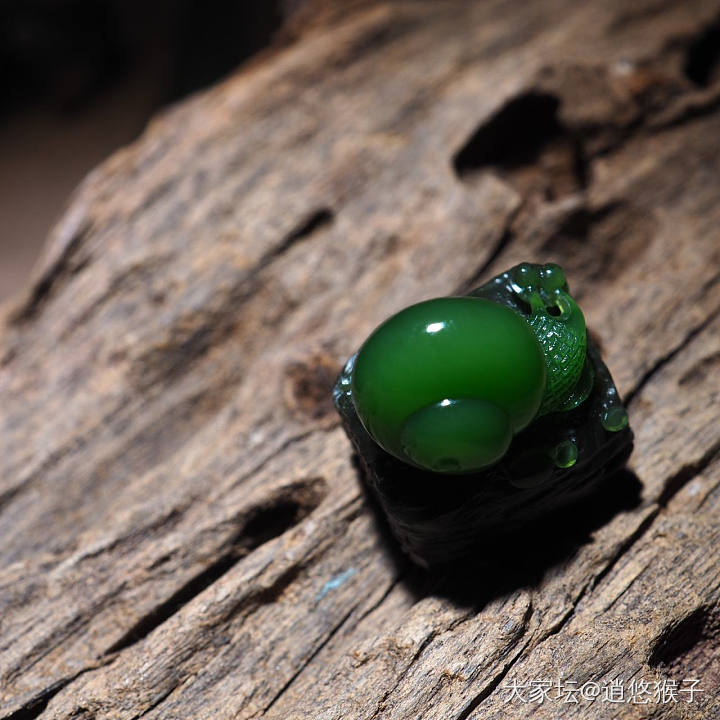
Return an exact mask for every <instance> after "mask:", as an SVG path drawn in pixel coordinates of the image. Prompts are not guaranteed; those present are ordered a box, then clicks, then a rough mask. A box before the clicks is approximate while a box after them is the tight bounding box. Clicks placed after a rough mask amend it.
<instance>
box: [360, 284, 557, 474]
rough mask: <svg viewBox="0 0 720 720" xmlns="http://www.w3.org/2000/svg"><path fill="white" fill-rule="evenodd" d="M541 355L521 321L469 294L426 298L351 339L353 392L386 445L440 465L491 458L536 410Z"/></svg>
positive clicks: (468, 465) (459, 467)
mask: <svg viewBox="0 0 720 720" xmlns="http://www.w3.org/2000/svg"><path fill="white" fill-rule="evenodd" d="M545 382H546V362H545V357H544V355H543V351H542V348H541V346H540V343H539V342H538V340H537V338H536V336H535V334H534V333H533V330H532V328H531V327H530V325H529V324H528V323H527V322H526V321H525V320H524V319H523V318H522V317H521V316H520V315H519V314H518V313H516V312H514V311H513V310H511V309H509V308H507V307H505V306H503V305H500V304H498V303H493V302H490V301H488V300H485V299H482V298H476V297H448V298H437V299H435V300H428V301H425V302H422V303H418V304H417V305H413V306H411V307H408V308H405V309H404V310H402V311H400V312H399V313H397V314H396V315H394V316H393V317H391V318H389V319H388V320H386V321H385V322H384V323H383V324H382V325H381V326H380V327H379V328H377V330H375V332H373V333H372V335H370V337H369V338H368V339H367V340H366V342H365V343H364V345H363V346H362V348H361V349H360V351H359V353H358V356H357V359H356V362H355V367H354V370H353V376H352V388H351V393H352V399H353V404H354V406H355V409H356V411H357V414H358V416H359V418H360V420H361V422H362V423H363V425H364V426H365V429H366V430H367V431H368V433H369V434H370V435H371V436H372V437H373V438H374V439H375V441H376V442H377V443H378V444H379V445H380V446H381V447H383V448H384V449H385V450H387V452H389V453H391V454H392V455H394V456H396V457H398V458H400V459H401V460H404V461H405V462H409V463H411V464H413V465H417V466H419V467H423V468H426V469H430V470H434V471H440V472H473V471H476V470H478V469H480V468H482V467H485V466H487V465H490V464H492V463H493V462H495V461H496V460H498V459H499V458H500V457H502V455H503V454H504V453H505V451H506V450H507V447H508V445H509V443H510V440H511V439H512V436H513V435H514V434H515V433H517V432H518V431H520V430H522V429H523V428H524V427H525V426H526V425H528V423H530V421H531V420H532V419H533V418H534V417H535V415H536V413H537V411H538V409H539V407H540V403H541V401H542V398H543V394H544V392H545Z"/></svg>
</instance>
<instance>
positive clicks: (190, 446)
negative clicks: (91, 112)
mask: <svg viewBox="0 0 720 720" xmlns="http://www.w3.org/2000/svg"><path fill="white" fill-rule="evenodd" d="M312 7H313V6H312V5H310V6H305V8H304V12H305V15H304V16H303V17H310V16H312V12H311V9H312ZM324 7H325V8H326V14H325V15H322V16H319V17H323V18H324V19H323V21H318V22H317V23H315V24H314V25H313V27H311V28H309V29H307V30H306V31H304V32H300V33H299V37H297V39H296V41H295V42H294V43H292V44H290V45H289V46H287V47H284V48H282V49H280V50H277V51H276V52H273V53H268V54H266V56H264V58H263V59H262V60H258V61H256V62H253V63H251V64H250V65H248V66H247V67H246V68H245V69H241V70H240V71H239V72H238V73H236V74H235V75H233V76H232V77H230V78H229V79H227V80H226V81H225V82H223V83H222V84H220V85H218V86H217V87H215V88H213V89H211V90H209V91H207V92H205V93H203V94H200V95H198V96H196V97H194V98H192V99H190V100H188V101H186V102H183V103H181V104H180V105H178V106H176V107H174V108H172V109H170V110H169V111H167V112H165V113H164V114H162V115H161V116H159V117H158V118H156V119H155V120H154V121H153V122H152V123H151V125H150V126H149V128H148V129H147V131H146V132H145V134H144V135H143V137H142V138H141V139H140V140H139V141H138V142H136V143H135V144H134V145H132V146H130V147H128V148H126V149H124V150H122V151H121V152H119V153H117V154H115V155H114V156H113V157H111V158H110V159H108V160H107V162H105V163H104V164H103V165H102V166H101V167H100V168H98V169H97V170H96V171H94V172H93V173H92V174H91V175H90V176H89V177H88V178H87V179H86V181H85V182H84V183H83V185H82V186H81V187H80V188H79V189H78V191H77V193H76V194H75V197H74V198H73V201H72V203H71V205H70V206H69V208H68V210H67V212H66V213H65V215H64V217H63V218H62V219H61V220H60V222H59V223H58V225H57V227H56V228H55V230H54V231H53V233H52V236H51V237H50V239H49V242H48V245H47V247H46V251H45V254H44V257H43V259H42V261H41V263H40V264H39V266H38V268H37V272H36V276H35V278H34V281H33V283H32V285H31V287H30V288H28V291H27V293H26V294H25V295H24V296H23V297H21V298H18V299H16V300H15V301H14V302H12V303H10V304H6V305H5V306H4V308H3V311H2V329H1V330H0V423H1V427H2V433H1V434H0V443H1V446H0V447H1V451H0V468H1V471H0V558H1V562H0V717H1V718H7V719H10V718H13V719H14V720H20V719H21V718H22V719H25V720H27V719H28V718H43V719H50V718H53V719H58V720H59V719H60V718H63V719H67V720H69V719H70V718H73V720H81V719H82V720H90V718H93V719H96V720H100V719H101V718H103V719H104V718H107V719H110V718H112V720H120V719H123V720H124V719H126V718H127V719H128V720H129V719H130V718H139V717H145V718H163V720H168V719H170V718H173V719H178V720H179V719H186V718H187V719H189V718H192V719H193V720H201V719H204V718H212V719H213V720H219V719H221V718H235V719H238V718H243V719H244V718H260V717H265V718H268V719H273V718H283V720H288V719H289V718H290V719H294V718H298V719H299V718H303V719H305V718H313V719H314V720H317V719H319V718H322V719H323V720H330V719H334V718H338V719H339V718H343V719H347V718H368V719H369V718H372V719H373V720H379V719H380V718H383V719H384V720H390V718H392V719H398V720H399V719H400V718H407V719H410V718H412V719H413V720H415V719H418V718H438V719H439V718H443V719H444V718H448V719H452V720H466V719H467V718H472V719H473V720H480V719H481V718H482V719H485V718H524V717H527V716H528V715H529V714H531V713H532V717H537V718H547V719H548V720H550V718H557V717H561V716H562V717H582V718H615V717H617V718H623V719H625V718H673V719H675V718H682V719H691V718H692V719H698V720H699V719H700V718H702V719H703V720H708V719H711V718H713V717H715V715H713V713H717V711H718V706H719V705H720V693H719V691H718V683H719V681H720V656H719V655H718V652H717V644H718V638H719V637H720V559H719V558H718V555H717V552H716V548H717V546H718V542H719V541H720V536H719V533H720V529H719V525H718V517H719V515H718V513H719V512H720V462H719V461H718V451H720V427H719V425H718V410H717V407H718V398H719V395H720V373H719V372H718V361H719V359H720V269H719V268H720V232H718V227H719V226H720V225H719V220H720V184H718V182H717V178H718V173H719V172H720V72H718V58H719V56H720V51H719V49H718V48H719V47H720V19H719V18H720V2H717V1H716V0H688V2H684V3H672V2H657V0H639V1H638V2H636V3H633V4H628V3H627V2H621V1H620V0H603V1H601V0H587V1H586V2H583V3H576V2H570V0H538V1H537V2H534V3H527V4H526V3H519V2H515V3H509V2H503V1H501V0H490V1H488V2H482V3H480V2H466V1H463V0H448V1H447V2H443V3H437V2H435V3H434V2H428V1H422V2H417V1H416V2H400V1H398V2H378V3H372V4H370V3H367V4H366V3H353V4H351V5H349V6H348V10H347V12H346V13H339V12H337V11H335V12H333V11H331V10H327V8H329V7H331V6H330V5H329V4H327V3H326V4H324ZM295 35H298V33H295ZM520 260H532V261H538V262H544V261H549V260H554V261H557V262H559V263H560V264H562V265H563V266H564V267H565V268H566V271H567V273H568V276H569V280H570V283H571V287H572V289H573V290H574V291H575V293H576V295H577V296H578V297H579V301H580V303H581V305H582V307H583V309H584V311H585V314H586V317H587V319H588V323H589V325H590V327H591V328H593V329H594V331H595V333H596V335H597V336H598V337H599V339H600V340H601V342H602V346H603V350H604V358H605V360H606V362H607V363H608V365H609V367H610V368H611V370H612V371H613V374H614V376H615V379H616V381H617V383H618V386H619V388H620V391H621V392H622V393H623V394H624V395H625V396H626V397H627V398H628V399H629V408H630V416H631V423H632V425H633V428H634V430H635V433H636V450H635V452H634V454H633V457H632V459H631V469H632V470H633V471H634V473H635V474H636V478H634V477H633V476H632V475H628V477H627V478H626V482H625V485H624V487H626V488H627V492H625V493H621V494H620V495H621V496H612V497H605V498H601V499H599V500H596V501H595V502H594V503H593V504H592V505H591V506H584V507H583V508H581V510H580V511H578V512H576V513H575V514H573V516H571V517H568V518H567V522H566V523H563V524H561V525H560V526H557V525H554V526H552V527H549V528H548V532H547V537H546V538H543V542H542V543H539V547H540V548H541V550H539V551H538V550H536V549H535V548H527V552H526V553H523V552H519V553H518V557H517V562H516V563H515V564H514V565H513V567H511V568H507V571H506V572H505V573H501V574H498V575H488V576H483V575H477V576H470V577H468V578H465V581H464V583H463V584H462V585H461V586H459V585H458V584H457V583H455V582H451V581H450V579H448V578H444V577H441V576H440V577H438V576H436V575H424V574H423V573H422V572H421V571H419V570H416V569H414V568H413V567H411V566H410V565H409V563H408V562H407V561H406V560H405V559H404V558H403V557H402V556H401V555H400V554H399V553H398V552H397V549H396V547H395V546H394V545H393V543H392V540H391V539H389V538H387V537H386V536H385V535H384V534H383V531H382V525H381V523H380V522H379V521H378V519H377V518H376V516H375V515H374V513H373V510H372V508H371V507H370V506H369V504H368V502H367V500H366V497H365V494H364V492H363V489H362V483H361V479H360V477H359V475H358V470H357V467H356V466H355V465H354V463H353V459H352V454H351V448H350V444H349V442H348V440H347V438H346V437H345V435H344V434H343V432H342V430H341V428H340V427H339V421H338V418H337V416H336V414H335V413H334V411H333V408H332V403H331V399H330V387H331V385H332V382H333V380H334V377H335V374H336V372H337V371H338V369H339V368H340V366H341V364H342V362H343V361H344V360H345V358H346V357H347V356H348V355H349V354H350V353H351V352H353V351H354V350H355V349H356V348H357V346H358V344H359V343H360V342H361V341H362V339H363V338H364V337H365V336H366V335H367V334H368V333H369V332H370V331H371V330H372V328H373V327H374V326H375V325H376V324H377V323H378V322H379V321H381V320H382V319H383V318H385V317H386V316H388V315H389V314H391V313H392V312H394V311H396V310H398V309H399V308H401V307H403V306H405V305H407V304H410V303H411V302H414V301H417V300H420V299H424V298H428V297H432V296H438V295H447V294H452V293H453V292H458V291H462V290H465V289H468V288H470V287H472V286H473V285H475V284H478V283H479V282H481V281H482V280H484V279H486V278H488V277H490V276H491V275H492V274H494V273H495V272H498V271H501V270H502V269H504V268H506V267H509V266H510V265H512V264H514V263H515V262H518V261H520ZM490 551H491V550H490ZM692 679H695V680H697V681H698V684H697V688H699V689H700V690H701V692H696V693H694V694H692V696H691V694H690V693H687V692H686V693H684V694H679V695H676V700H677V701H673V700H672V699H670V700H668V701H667V702H660V701H657V700H653V699H652V697H650V698H649V702H648V703H647V704H641V701H642V700H643V696H642V695H637V697H635V698H634V699H636V700H639V701H640V702H632V701H630V702H627V701H626V702H622V703H610V702H609V701H605V698H603V697H602V695H601V696H600V697H597V698H596V699H595V700H594V701H593V700H592V698H590V699H588V697H589V696H590V695H591V694H592V693H591V692H590V691H588V690H587V688H590V690H592V688H593V686H592V685H589V684H587V683H597V685H598V692H600V693H602V692H605V691H604V690H602V688H603V686H605V687H609V686H610V685H611V684H612V683H613V681H615V683H616V684H619V683H623V686H624V689H625V692H626V694H627V693H629V692H630V684H631V683H632V682H635V685H633V691H634V690H635V689H636V688H637V687H642V686H641V685H640V684H639V683H640V681H643V682H646V683H648V687H649V688H650V689H652V688H653V687H654V685H653V683H656V682H657V683H658V685H657V687H660V684H661V683H662V682H663V681H670V682H676V683H677V688H678V692H679V690H680V689H682V690H684V691H685V690H688V688H689V687H690V685H689V683H685V684H684V681H689V680H692ZM545 680H549V681H551V683H553V684H554V685H555V687H554V689H553V691H552V692H551V693H550V695H553V694H558V692H560V693H564V694H561V696H560V697H558V698H556V699H551V698H549V697H544V698H543V696H542V694H541V693H540V690H541V689H542V688H543V685H542V682H543V681H545ZM572 683H576V684H577V687H578V688H580V687H581V686H584V687H585V688H586V692H585V695H587V696H588V697H580V699H579V702H578V703H576V704H573V703H572V702H565V700H566V699H567V698H568V696H569V693H568V691H569V690H570V689H571V688H572V687H573V686H572ZM584 684H585V685H584ZM513 687H515V688H516V690H518V693H519V694H522V693H524V697H523V698H520V697H514V698H512V697H511V693H512V688H513ZM666 687H667V682H666ZM538 688H540V690H538ZM530 693H534V695H533V696H532V697H533V698H534V700H533V702H530V701H529V700H528V695H529V694H530ZM539 693H540V694H539ZM538 694H539V697H540V699H542V700H543V702H538ZM645 699H648V698H647V697H646V698H645ZM661 699H664V698H661Z"/></svg>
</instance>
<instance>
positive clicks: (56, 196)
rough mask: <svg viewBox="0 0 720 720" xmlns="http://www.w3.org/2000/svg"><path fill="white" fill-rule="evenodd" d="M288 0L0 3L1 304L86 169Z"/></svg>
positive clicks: (258, 42)
mask: <svg viewBox="0 0 720 720" xmlns="http://www.w3.org/2000/svg"><path fill="white" fill-rule="evenodd" d="M298 4H300V0H296V1H295V2H294V3H293V2H289V1H288V0H285V2H283V1H282V0H145V1H144V2H140V1H139V0H0V88H1V90H2V99H1V100H0V300H2V299H4V298H6V297H7V296H8V295H10V294H12V293H14V292H17V291H18V290H19V289H20V288H22V286H23V285H24V284H25V283H26V282H27V279H28V275H29V272H30V269H31V267H32V264H33V262H34V261H35V259H36V258H37V255H38V253H39V251H40V248H41V246H42V244H43V242H44V241H45V238H46V236H47V233H48V231H49V229H50V227H51V226H52V224H53V223H54V222H55V220H56V219H57V218H58V216H59V214H60V213H61V212H62V209H63V207H64V206H65V204H66V203H67V200H68V198H69V196H70V194H71V193H72V190H73V189H74V188H75V187H76V186H77V184H78V183H79V182H80V181H81V180H82V178H83V177H84V176H85V175H86V174H87V173H88V172H89V171H90V170H91V169H92V168H93V167H94V166H96V165H97V164H98V163H99V162H101V161H102V160H103V159H104V158H106V157H107V156H108V155H109V154H110V153H111V152H112V151H113V150H115V149H117V148H118V147H120V146H122V145H124V144H127V143H128V142H131V141H132V140H133V139H135V138H136V137H137V136H138V135H139V134H140V133H141V132H142V129H143V127H144V126H145V124H146V123H147V121H148V119H149V118H150V116H151V115H152V114H153V113H154V112H156V111H157V110H158V109H160V108H162V107H163V106H165V105H167V104H168V103H172V102H174V101H176V100H179V99H180V98H183V97H185V96H186V95H188V94H189V93H192V92H194V91H196V90H198V89H200V88H202V87H205V86H207V85H209V84H211V83H213V82H215V81H217V80H218V79H219V78H222V77H223V76H225V75H226V74H227V73H229V72H230V71H232V70H233V69H234V68H236V67H237V66H238V65H240V64H241V63H243V62H244V61H247V60H248V58H250V57H251V56H252V55H254V54H255V53H257V52H258V51H260V50H262V49H263V48H265V47H266V46H267V45H268V44H269V43H270V42H271V41H272V40H273V39H274V38H277V36H278V34H279V30H280V28H281V27H282V24H283V18H284V17H285V16H286V15H287V14H289V13H290V11H291V10H293V9H294V8H293V5H298Z"/></svg>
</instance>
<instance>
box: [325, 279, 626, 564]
mask: <svg viewBox="0 0 720 720" xmlns="http://www.w3.org/2000/svg"><path fill="white" fill-rule="evenodd" d="M501 277H504V276H501ZM509 292H510V291H509V290H508V289H507V288H506V287H505V284H504V283H502V282H500V280H499V279H498V278H496V279H495V280H494V281H492V282H491V283H488V284H487V285H486V286H483V287H482V288H479V289H478V290H476V291H474V292H473V293H471V294H478V295H482V296H484V297H490V298H491V299H494V300H496V301H499V302H504V303H505V304H508V305H510V304H512V302H513V301H512V299H511V296H510V295H509ZM588 358H589V360H590V362H591V364H592V366H593V369H594V374H595V381H594V384H593V389H592V391H591V393H590V395H589V397H588V398H587V399H586V400H585V401H584V402H583V403H582V404H581V405H580V406H578V407H577V408H575V409H574V410H571V411H568V412H564V413H552V414H548V415H545V416H542V417H540V418H539V419H537V420H535V421H534V422H532V423H531V424H530V425H529V426H528V427H527V428H526V429H525V430H524V431H522V432H521V433H519V434H518V435H516V436H515V438H514V439H513V442H512V444H511V446H510V449H509V450H508V452H507V454H506V455H505V457H504V458H503V459H502V460H501V461H500V462H499V463H497V464H495V465H493V466H492V467H490V468H487V469H485V470H482V471H480V472H477V473H471V474H465V475H445V474H439V473H433V472H428V471H425V470H421V469H418V468H415V467H412V466H410V465H408V464H406V463H404V462H402V461H400V460H398V459H397V458H395V457H394V456H392V455H390V454H389V453H387V452H385V450H383V449H382V448H381V447H380V446H379V445H377V443H375V441H374V440H373V439H372V438H371V437H370V435H369V434H368V433H367V431H366V430H365V428H364V427H363V425H362V423H361V422H360V420H359V418H358V416H357V413H356V412H355V407H354V405H353V403H352V399H351V396H350V389H349V387H350V385H349V378H350V375H351V372H352V364H353V361H354V357H353V358H351V359H350V360H349V361H348V363H347V365H346V367H345V369H344V370H343V372H342V373H341V374H340V376H339V377H338V380H337V382H336V384H335V388H334V393H333V394H334V400H335V405H336V407H337V410H338V412H339V413H340V416H341V418H342V422H343V426H344V428H345V431H346V432H347V435H348V437H349V438H350V440H351V441H352V443H353V445H354V447H355V450H356V452H357V454H358V456H359V458H360V461H361V463H362V466H363V469H364V471H365V473H364V480H365V482H366V483H367V485H368V486H369V488H370V489H371V491H372V492H373V493H374V495H375V496H376V497H377V499H378V501H379V504H380V506H381V508H382V510H383V512H384V514H385V516H386V518H387V520H388V522H389V525H390V528H391V530H392V532H393V534H394V535H395V537H396V538H397V539H398V541H399V542H400V544H401V546H402V547H403V549H404V550H405V551H406V552H407V553H408V554H409V555H410V557H411V558H412V559H413V560H414V561H415V562H417V563H419V564H420V565H423V566H426V567H437V566H444V565H449V564H453V563H455V562H457V561H458V560H462V559H463V558H468V559H469V558H472V560H473V561H474V562H478V563H480V564H482V563H483V560H484V555H488V554H490V555H493V554H495V549H496V548H497V547H498V544H497V541H498V540H500V539H502V538H503V537H507V536H509V535H512V534H514V533H516V532H517V531H518V530H520V529H521V528H522V527H523V526H524V525H526V524H528V523H533V522H535V521H538V520H540V519H541V518H542V517H543V515H545V514H548V513H551V512H552V511H554V510H557V509H558V508H561V507H563V506H566V505H569V504H570V503H573V502H575V501H577V500H579V499H580V498H582V497H584V496H587V495H589V494H590V493H592V492H593V491H594V490H596V489H597V488H598V486H599V485H601V484H602V483H603V481H604V480H605V479H606V478H608V477H609V476H610V475H612V474H614V473H615V472H616V471H617V470H619V469H620V468H621V467H622V466H623V465H624V464H625V462H626V460H627V458H628V457H629V455H630V453H631V452H632V448H633V433H632V430H631V429H630V428H629V426H626V427H624V428H622V429H620V430H615V431H610V430H607V429H606V428H605V427H604V426H603V422H602V418H603V416H604V415H605V413H606V411H607V409H608V408H622V405H621V404H620V400H619V398H618V394H617V390H616V388H615V385H614V383H613V380H612V377H611V376H610V373H609V371H608V369H607V367H606V366H605V363H604V362H603V361H602V359H601V357H600V354H599V352H598V350H597V347H596V346H595V344H594V343H593V342H592V339H591V338H590V336H588ZM568 441H571V442H573V443H574V444H575V446H576V447H577V450H578V453H577V461H576V462H575V464H574V465H572V466H571V467H566V468H563V467H558V466H557V465H556V463H555V462H554V461H553V459H552V458H551V456H550V451H551V450H552V448H554V447H557V446H558V445H560V444H561V443H563V442H568ZM538 541H540V542H541V541H542V538H538Z"/></svg>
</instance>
